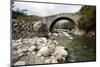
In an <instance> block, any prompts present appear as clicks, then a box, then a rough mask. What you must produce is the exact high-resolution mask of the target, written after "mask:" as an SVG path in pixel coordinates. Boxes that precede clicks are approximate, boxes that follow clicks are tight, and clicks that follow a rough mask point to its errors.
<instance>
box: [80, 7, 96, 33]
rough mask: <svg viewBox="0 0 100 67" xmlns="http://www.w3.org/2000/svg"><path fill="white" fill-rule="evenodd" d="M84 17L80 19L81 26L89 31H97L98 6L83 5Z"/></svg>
mask: <svg viewBox="0 0 100 67" xmlns="http://www.w3.org/2000/svg"><path fill="white" fill-rule="evenodd" d="M80 14H81V15H82V17H81V18H80V20H79V27H80V28H81V29H84V30H86V31H87V32H89V31H90V30H92V31H95V28H96V7H95V6H83V7H82V8H81V10H80Z"/></svg>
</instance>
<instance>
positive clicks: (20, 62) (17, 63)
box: [15, 61, 25, 65]
mask: <svg viewBox="0 0 100 67" xmlns="http://www.w3.org/2000/svg"><path fill="white" fill-rule="evenodd" d="M15 65H25V62H24V61H18V62H16V63H15Z"/></svg>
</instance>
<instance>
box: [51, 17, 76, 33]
mask: <svg viewBox="0 0 100 67" xmlns="http://www.w3.org/2000/svg"><path fill="white" fill-rule="evenodd" d="M60 20H68V21H70V22H72V24H73V25H74V26H75V25H76V23H75V22H74V21H73V20H72V19H70V18H68V17H59V18H57V19H55V20H54V21H53V22H52V23H51V25H50V27H49V31H50V32H53V27H54V25H55V23H56V22H58V21H60Z"/></svg>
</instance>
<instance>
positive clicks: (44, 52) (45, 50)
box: [38, 46, 50, 56]
mask: <svg viewBox="0 0 100 67" xmlns="http://www.w3.org/2000/svg"><path fill="white" fill-rule="evenodd" d="M38 53H39V54H41V55H43V56H49V55H50V50H49V48H48V47H47V46H44V47H42V48H41V49H40V50H39V52H38Z"/></svg>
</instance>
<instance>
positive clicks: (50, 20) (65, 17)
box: [42, 13, 81, 32]
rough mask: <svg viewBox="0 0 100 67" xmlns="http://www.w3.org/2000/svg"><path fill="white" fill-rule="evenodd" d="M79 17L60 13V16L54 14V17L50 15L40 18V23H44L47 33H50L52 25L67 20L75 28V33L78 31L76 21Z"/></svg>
mask: <svg viewBox="0 0 100 67" xmlns="http://www.w3.org/2000/svg"><path fill="white" fill-rule="evenodd" d="M80 17H81V16H79V15H78V14H75V13H61V14H56V15H51V16H46V17H43V18H42V22H43V23H45V24H46V25H47V26H48V28H49V31H52V29H53V26H54V24H55V23H56V22H57V21H59V20H68V21H70V22H72V23H73V24H74V26H75V31H76V32H77V31H79V28H78V21H79V19H80Z"/></svg>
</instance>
